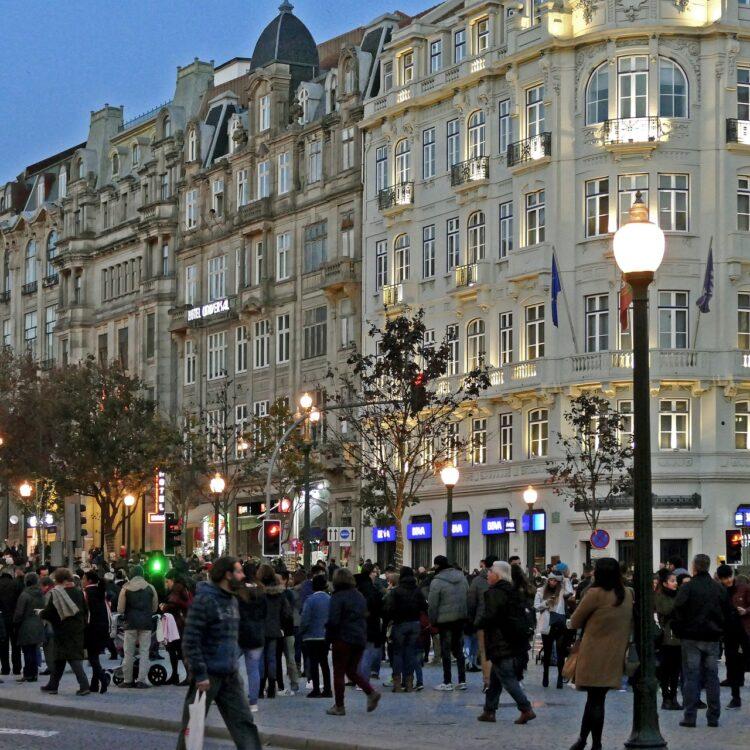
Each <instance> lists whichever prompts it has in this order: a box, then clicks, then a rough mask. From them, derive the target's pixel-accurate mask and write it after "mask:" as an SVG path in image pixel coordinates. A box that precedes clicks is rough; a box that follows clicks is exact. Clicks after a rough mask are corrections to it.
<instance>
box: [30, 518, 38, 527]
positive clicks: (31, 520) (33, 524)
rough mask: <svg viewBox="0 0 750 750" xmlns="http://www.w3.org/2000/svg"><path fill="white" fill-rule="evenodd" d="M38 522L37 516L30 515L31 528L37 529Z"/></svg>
mask: <svg viewBox="0 0 750 750" xmlns="http://www.w3.org/2000/svg"><path fill="white" fill-rule="evenodd" d="M36 524H37V520H36V516H29V528H32V529H35V528H36Z"/></svg>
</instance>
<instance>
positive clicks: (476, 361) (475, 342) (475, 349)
mask: <svg viewBox="0 0 750 750" xmlns="http://www.w3.org/2000/svg"><path fill="white" fill-rule="evenodd" d="M486 350H487V344H486V340H485V326H484V321H483V320H481V319H479V318H476V319H475V320H472V321H469V324H468V325H467V326H466V371H467V372H471V370H476V369H478V368H479V367H481V365H482V364H483V363H484V356H485V352H486Z"/></svg>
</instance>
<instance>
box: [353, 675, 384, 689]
mask: <svg viewBox="0 0 750 750" xmlns="http://www.w3.org/2000/svg"><path fill="white" fill-rule="evenodd" d="M353 684H354V683H352V685H353ZM383 687H393V677H389V678H388V679H387V680H386V681H385V682H384V683H383Z"/></svg>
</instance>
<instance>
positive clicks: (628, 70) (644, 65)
mask: <svg viewBox="0 0 750 750" xmlns="http://www.w3.org/2000/svg"><path fill="white" fill-rule="evenodd" d="M647 115H648V57H647V56H646V55H632V56H630V57H619V58H618V59H617V116H618V117H620V118H621V119H630V118H635V117H646V116H647Z"/></svg>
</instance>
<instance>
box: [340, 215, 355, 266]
mask: <svg viewBox="0 0 750 750" xmlns="http://www.w3.org/2000/svg"><path fill="white" fill-rule="evenodd" d="M347 225H348V226H347V228H346V229H345V228H344V226H345V225H344V223H343V222H342V224H341V234H340V238H341V257H342V258H353V257H354V255H355V252H356V248H355V246H354V217H353V214H350V215H349V218H348V220H347Z"/></svg>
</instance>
